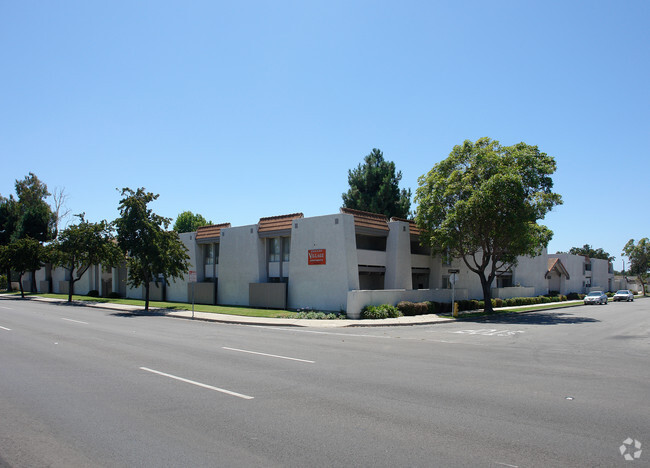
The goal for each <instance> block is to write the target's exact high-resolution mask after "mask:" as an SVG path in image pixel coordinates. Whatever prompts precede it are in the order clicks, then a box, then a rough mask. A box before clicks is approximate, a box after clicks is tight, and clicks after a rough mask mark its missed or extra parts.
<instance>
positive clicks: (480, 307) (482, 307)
mask: <svg viewBox="0 0 650 468" xmlns="http://www.w3.org/2000/svg"><path fill="white" fill-rule="evenodd" d="M478 308H479V309H485V301H478Z"/></svg>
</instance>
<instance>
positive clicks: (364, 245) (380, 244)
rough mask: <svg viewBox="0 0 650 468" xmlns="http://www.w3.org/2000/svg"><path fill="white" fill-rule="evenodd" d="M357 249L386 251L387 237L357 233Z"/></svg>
mask: <svg viewBox="0 0 650 468" xmlns="http://www.w3.org/2000/svg"><path fill="white" fill-rule="evenodd" d="M356 241H357V249H360V250H377V251H379V252H385V251H386V237H383V236H366V235H363V234H357V235H356Z"/></svg>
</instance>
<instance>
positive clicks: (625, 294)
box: [612, 289, 634, 302]
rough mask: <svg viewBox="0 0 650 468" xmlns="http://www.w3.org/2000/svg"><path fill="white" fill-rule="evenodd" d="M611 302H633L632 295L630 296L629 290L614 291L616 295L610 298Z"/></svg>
mask: <svg viewBox="0 0 650 468" xmlns="http://www.w3.org/2000/svg"><path fill="white" fill-rule="evenodd" d="M612 300H613V301H614V302H617V301H625V302H629V301H633V300H634V294H632V293H631V292H630V291H629V290H627V289H619V290H618V291H616V294H614V297H612Z"/></svg>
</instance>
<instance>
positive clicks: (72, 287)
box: [68, 264, 74, 302]
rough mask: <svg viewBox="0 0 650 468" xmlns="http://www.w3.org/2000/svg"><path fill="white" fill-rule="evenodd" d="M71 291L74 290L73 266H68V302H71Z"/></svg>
mask: <svg viewBox="0 0 650 468" xmlns="http://www.w3.org/2000/svg"><path fill="white" fill-rule="evenodd" d="M73 265H74V264H73ZM73 291H74V266H73V267H72V268H70V281H69V282H68V302H72V294H73Z"/></svg>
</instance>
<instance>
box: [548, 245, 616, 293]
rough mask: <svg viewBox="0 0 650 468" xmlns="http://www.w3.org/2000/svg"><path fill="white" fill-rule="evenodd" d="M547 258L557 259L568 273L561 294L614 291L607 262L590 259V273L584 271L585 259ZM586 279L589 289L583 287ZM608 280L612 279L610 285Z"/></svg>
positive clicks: (554, 256) (560, 255)
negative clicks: (589, 280)
mask: <svg viewBox="0 0 650 468" xmlns="http://www.w3.org/2000/svg"><path fill="white" fill-rule="evenodd" d="M548 257H549V258H559V259H560V261H561V262H562V264H563V265H564V267H565V268H566V269H567V272H568V273H569V276H570V279H568V280H566V281H565V285H564V290H563V291H560V292H561V293H562V294H567V293H571V292H577V293H588V292H589V291H596V290H600V291H610V290H614V289H616V285H615V284H614V281H613V279H614V274H613V273H609V262H608V261H607V260H603V259H600V258H592V259H590V263H591V271H585V269H584V265H585V257H583V256H582V255H570V254H548ZM587 278H591V287H585V285H584V283H585V282H586V280H587ZM610 278H611V279H612V282H611V285H610V281H609V280H610Z"/></svg>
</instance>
